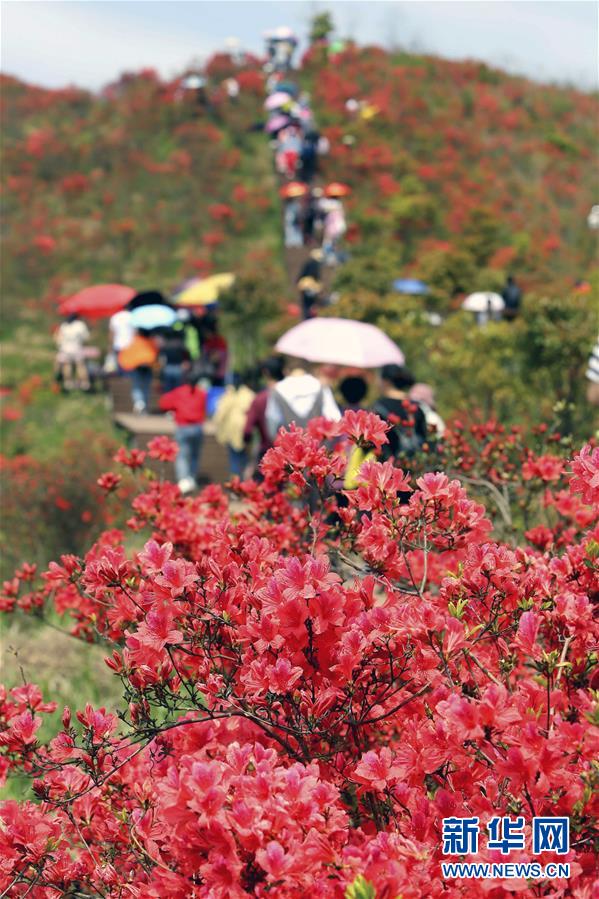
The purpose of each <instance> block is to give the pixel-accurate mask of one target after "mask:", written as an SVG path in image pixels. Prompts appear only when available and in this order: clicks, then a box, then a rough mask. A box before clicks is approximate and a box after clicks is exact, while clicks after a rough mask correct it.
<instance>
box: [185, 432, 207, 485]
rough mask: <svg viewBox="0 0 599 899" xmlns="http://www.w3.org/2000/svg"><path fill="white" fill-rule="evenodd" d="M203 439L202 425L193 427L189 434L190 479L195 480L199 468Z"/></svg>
mask: <svg viewBox="0 0 599 899" xmlns="http://www.w3.org/2000/svg"><path fill="white" fill-rule="evenodd" d="M203 439H204V429H203V428H202V425H194V428H193V432H192V433H191V434H190V440H189V444H190V460H189V461H190V472H191V477H192V478H193V479H194V481H195V480H197V477H198V469H199V467H200V452H201V450H202V440H203Z"/></svg>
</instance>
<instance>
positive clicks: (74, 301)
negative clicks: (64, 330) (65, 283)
mask: <svg viewBox="0 0 599 899" xmlns="http://www.w3.org/2000/svg"><path fill="white" fill-rule="evenodd" d="M135 294H136V291H135V290H133V288H132V287H126V286H125V285H124V284H96V285H95V286H94V287H84V288H83V290H80V291H79V293H76V294H74V295H73V296H72V297H69V298H68V300H64V302H62V303H61V304H60V306H59V307H58V311H59V312H60V314H61V315H73V314H74V313H75V314H77V315H82V316H83V317H84V318H109V317H110V316H111V315H114V313H115V312H118V311H119V310H120V309H123V308H124V307H125V306H126V305H127V303H128V302H129V300H131V299H133V297H134V296H135Z"/></svg>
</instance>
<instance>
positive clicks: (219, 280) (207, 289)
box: [175, 272, 235, 306]
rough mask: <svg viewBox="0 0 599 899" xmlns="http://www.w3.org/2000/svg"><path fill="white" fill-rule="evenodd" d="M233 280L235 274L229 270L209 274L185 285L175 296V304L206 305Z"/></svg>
mask: <svg viewBox="0 0 599 899" xmlns="http://www.w3.org/2000/svg"><path fill="white" fill-rule="evenodd" d="M234 281H235V275H233V274H232V273H231V272H221V273H220V274H218V275H210V277H209V278H204V279H203V280H201V281H198V282H196V283H195V284H192V285H191V286H190V287H187V288H186V289H185V290H184V291H183V292H182V293H180V294H179V296H178V297H176V299H175V302H176V304H177V306H208V305H210V303H216V301H217V300H218V295H219V293H220V292H221V291H222V290H226V289H227V288H228V287H231V285H232V284H233V282H234Z"/></svg>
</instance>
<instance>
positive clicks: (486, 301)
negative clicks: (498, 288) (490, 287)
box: [462, 290, 505, 312]
mask: <svg viewBox="0 0 599 899" xmlns="http://www.w3.org/2000/svg"><path fill="white" fill-rule="evenodd" d="M462 309H466V310H467V311H468V312H500V311H501V310H502V309H505V303H504V301H503V297H501V296H500V295H499V294H498V293H491V292H490V291H489V293H484V292H483V291H482V290H481V291H478V292H477V293H471V294H470V296H469V297H466V299H465V300H464V302H463V303H462Z"/></svg>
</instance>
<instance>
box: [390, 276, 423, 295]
mask: <svg viewBox="0 0 599 899" xmlns="http://www.w3.org/2000/svg"><path fill="white" fill-rule="evenodd" d="M393 290H396V291H397V292H398V293H411V294H414V295H415V296H423V295H424V294H426V293H428V287H427V286H426V284H425V283H424V281H418V280H417V279H416V278H398V280H397V281H394V282H393Z"/></svg>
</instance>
